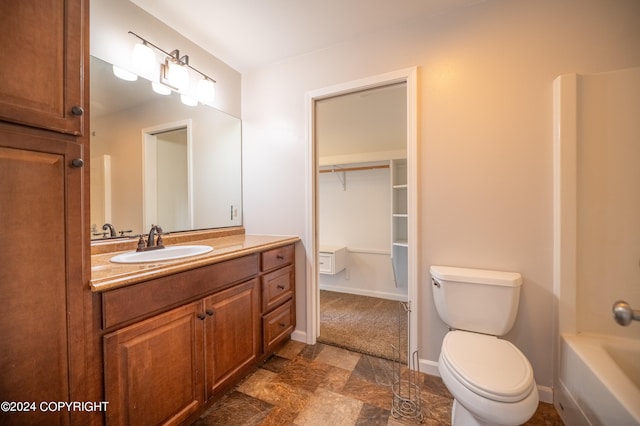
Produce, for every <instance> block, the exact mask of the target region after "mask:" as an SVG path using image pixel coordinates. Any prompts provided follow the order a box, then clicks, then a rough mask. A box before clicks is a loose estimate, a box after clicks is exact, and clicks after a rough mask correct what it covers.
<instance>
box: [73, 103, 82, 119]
mask: <svg viewBox="0 0 640 426" xmlns="http://www.w3.org/2000/svg"><path fill="white" fill-rule="evenodd" d="M71 114H73V115H76V116H78V117H79V116H81V115H82V114H84V109H82V107H81V106H78V105H74V106H72V107H71Z"/></svg>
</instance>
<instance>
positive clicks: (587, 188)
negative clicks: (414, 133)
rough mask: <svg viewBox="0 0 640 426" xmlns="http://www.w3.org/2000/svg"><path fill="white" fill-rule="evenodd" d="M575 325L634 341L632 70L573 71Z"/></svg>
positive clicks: (638, 90)
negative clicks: (622, 320)
mask: <svg viewBox="0 0 640 426" xmlns="http://www.w3.org/2000/svg"><path fill="white" fill-rule="evenodd" d="M578 98H579V103H578V104H577V106H578V108H577V113H578V135H579V139H578V147H577V150H578V152H577V158H578V163H577V170H578V176H577V201H578V209H577V210H578V212H579V214H578V217H577V224H578V226H577V232H578V238H577V240H578V241H577V243H578V244H577V246H578V250H577V254H578V261H577V310H576V311H577V329H578V331H581V332H585V331H586V332H595V333H599V334H612V335H618V336H623V337H628V338H635V339H640V324H638V323H634V324H632V325H630V326H628V327H622V326H620V325H618V324H616V323H615V322H614V321H613V319H612V314H611V307H612V306H613V304H614V303H615V302H616V301H618V300H624V301H626V302H627V303H629V304H630V305H631V307H632V308H634V309H640V265H639V264H638V255H639V254H640V224H639V218H640V189H639V188H638V185H639V184H640V167H639V164H638V162H639V161H640V143H639V142H640V122H639V121H638V117H640V68H633V69H626V70H622V71H616V72H611V73H601V74H595V75H580V76H578Z"/></svg>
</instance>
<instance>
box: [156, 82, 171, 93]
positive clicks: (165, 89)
mask: <svg viewBox="0 0 640 426" xmlns="http://www.w3.org/2000/svg"><path fill="white" fill-rule="evenodd" d="M151 88H152V89H153V91H154V92H156V93H157V94H158V95H168V94H170V93H171V89H170V88H169V87H168V86H165V85H164V84H162V83H158V82H156V81H152V82H151Z"/></svg>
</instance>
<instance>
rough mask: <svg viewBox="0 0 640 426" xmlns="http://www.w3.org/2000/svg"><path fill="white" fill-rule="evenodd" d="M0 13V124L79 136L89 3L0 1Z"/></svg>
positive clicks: (74, 0) (73, 0) (81, 0)
mask: <svg viewBox="0 0 640 426" xmlns="http://www.w3.org/2000/svg"><path fill="white" fill-rule="evenodd" d="M0 11H1V12H0V28H2V31H1V32H0V46H2V53H3V58H4V59H3V60H2V61H0V76H1V83H0V120H4V121H10V122H14V123H19V124H23V125H27V126H32V127H38V128H42V129H48V130H54V131H56V132H62V133H68V134H72V135H81V134H83V129H84V120H85V119H87V118H86V117H88V114H87V113H86V112H85V99H86V98H85V91H86V90H88V89H87V87H88V86H87V85H86V82H87V79H86V76H85V75H84V66H85V65H86V64H88V60H89V57H88V54H87V52H88V39H87V38H86V37H85V34H86V32H85V31H86V28H85V23H88V17H87V16H88V1H86V0H58V1H42V0H20V1H14V0H0ZM87 70H88V67H87Z"/></svg>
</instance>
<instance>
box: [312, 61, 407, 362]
mask: <svg viewBox="0 0 640 426" xmlns="http://www.w3.org/2000/svg"><path fill="white" fill-rule="evenodd" d="M398 84H403V85H406V153H405V155H404V157H405V158H404V159H400V160H401V161H402V162H403V164H404V166H403V167H404V170H405V174H406V183H404V184H403V185H402V186H403V189H402V192H403V193H404V203H405V204H406V212H403V214H402V215H403V220H404V223H405V224H404V225H403V226H400V228H402V229H404V232H405V234H406V235H405V239H403V242H402V246H403V247H404V248H405V258H404V259H403V261H404V262H406V274H405V275H404V277H403V279H404V280H405V281H406V300H407V301H408V306H409V308H411V306H412V305H415V303H416V301H417V288H416V287H417V284H416V282H417V256H418V253H417V238H416V236H417V225H416V224H417V168H416V161H417V128H416V115H417V101H416V99H417V69H416V68H408V69H404V70H400V71H396V72H392V73H388V74H382V75H378V76H374V77H369V78H365V79H362V80H357V81H353V82H348V83H344V84H341V85H337V86H332V87H328V88H324V89H320V90H317V91H314V92H311V93H308V94H307V122H308V127H307V128H308V136H309V145H308V147H309V151H308V154H309V155H308V164H307V166H308V168H307V169H308V177H309V180H308V194H307V203H308V204H307V208H308V213H309V214H308V216H307V217H309V219H310V220H309V222H308V225H307V240H308V241H309V244H308V247H307V248H306V250H307V258H308V259H309V262H308V265H307V277H308V278H309V284H310V285H309V291H308V292H307V301H306V302H307V303H306V305H307V336H306V337H307V343H309V344H315V343H316V341H317V339H318V337H319V335H320V306H319V305H320V278H319V276H320V271H319V269H320V268H319V257H320V256H319V250H320V244H321V241H320V227H319V197H320V194H319V183H320V172H321V169H322V167H321V162H320V149H319V148H320V147H319V142H318V128H317V109H316V106H317V103H318V102H321V101H323V100H327V99H330V98H335V97H338V96H344V95H347V94H353V93H364V92H365V91H367V90H370V89H381V88H382V89H384V88H386V87H392V86H395V85H398ZM392 160H397V158H395V159H394V158H387V159H386V164H387V165H388V167H389V168H391V165H392ZM323 161H324V160H323ZM358 162H363V163H366V165H367V166H378V165H379V164H378V163H379V162H380V158H376V157H375V156H370V157H367V156H360V157H359V158H358ZM340 173H342V172H340ZM392 174H393V173H392V172H389V175H390V176H392ZM346 179H348V178H346ZM343 181H344V179H343ZM347 184H348V181H347V182H345V183H344V185H347ZM390 196H391V195H390ZM391 210H392V208H391V207H389V211H390V212H391ZM391 217H392V216H391V214H390V215H389V219H388V222H387V223H386V226H387V228H389V227H391V229H394V227H392V226H391V223H392V219H391ZM395 229H398V227H395ZM391 247H392V246H389V248H388V249H387V250H388V251H389V252H392V248H391ZM389 254H391V253H389ZM387 256H388V254H387ZM387 259H388V262H389V263H388V267H389V268H391V265H392V260H391V258H389V256H388V257H387ZM395 260H397V258H396V259H395ZM399 300H401V299H399ZM408 316H409V324H413V327H411V326H410V327H409V333H408V342H409V344H408V347H407V350H408V351H409V352H410V353H413V351H415V347H416V343H417V335H418V333H417V329H418V327H416V318H417V313H416V312H415V309H410V312H409V314H408Z"/></svg>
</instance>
